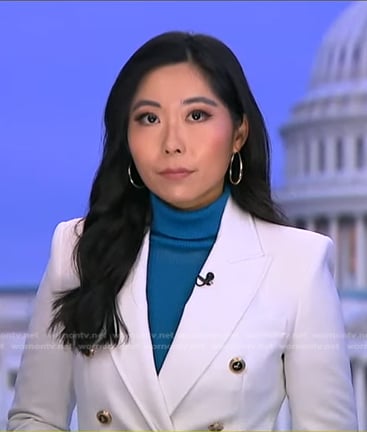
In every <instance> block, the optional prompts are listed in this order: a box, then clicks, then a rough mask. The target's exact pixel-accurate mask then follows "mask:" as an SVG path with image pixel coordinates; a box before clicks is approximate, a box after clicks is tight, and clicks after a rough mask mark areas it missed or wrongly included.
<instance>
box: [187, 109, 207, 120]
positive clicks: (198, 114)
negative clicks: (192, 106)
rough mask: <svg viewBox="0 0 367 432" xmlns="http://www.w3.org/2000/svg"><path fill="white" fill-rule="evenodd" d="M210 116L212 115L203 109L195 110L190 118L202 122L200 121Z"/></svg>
mask: <svg viewBox="0 0 367 432" xmlns="http://www.w3.org/2000/svg"><path fill="white" fill-rule="evenodd" d="M209 117H211V115H210V114H208V113H207V112H205V111H202V110H195V111H192V112H191V113H190V114H189V118H190V120H192V121H194V122H200V121H203V120H206V119H208V118H209Z"/></svg>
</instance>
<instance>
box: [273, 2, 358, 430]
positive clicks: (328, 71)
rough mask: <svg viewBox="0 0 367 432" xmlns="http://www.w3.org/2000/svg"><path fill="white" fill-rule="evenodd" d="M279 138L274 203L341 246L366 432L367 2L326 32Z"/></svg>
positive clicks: (343, 292) (341, 283)
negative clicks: (280, 172) (280, 165)
mask: <svg viewBox="0 0 367 432" xmlns="http://www.w3.org/2000/svg"><path fill="white" fill-rule="evenodd" d="M280 134H281V137H282V141H283V145H284V151H285V172H284V177H285V178H284V182H283V185H282V186H281V187H279V188H278V189H277V190H275V194H274V198H275V199H276V200H277V202H279V203H280V205H281V207H282V208H283V210H284V212H285V213H286V215H287V216H288V217H289V219H290V221H291V222H292V223H294V224H295V225H296V226H298V227H300V228H307V229H310V230H312V231H316V232H320V233H323V234H326V235H328V236H330V237H331V238H332V239H333V241H334V244H335V247H336V255H335V263H336V272H335V277H336V282H337V286H338V289H339V293H340V297H341V300H342V307H343V314H344V318H345V322H346V329H347V334H348V337H349V349H350V357H351V363H352V372H353V382H354V388H355V391H356V399H357V405H358V411H359V417H360V418H359V422H360V424H359V428H360V430H367V413H366V411H367V2H364V1H358V2H352V4H351V5H350V6H348V7H347V9H346V10H345V11H344V12H343V13H342V14H341V15H340V16H339V17H338V18H337V19H336V21H335V22H334V23H333V25H332V26H331V28H330V29H329V30H328V31H327V32H326V34H325V36H324V37H323V39H322V41H321V45H320V47H319V50H318V52H317V54H316V57H315V61H314V64H313V67H312V71H311V76H310V80H309V85H308V88H307V90H306V92H305V95H304V97H303V98H302V99H301V100H299V101H298V102H297V103H296V104H295V105H294V106H293V108H292V110H291V112H290V115H289V118H288V119H287V121H286V122H285V124H283V126H282V127H281V130H280ZM320 307H322V305H320Z"/></svg>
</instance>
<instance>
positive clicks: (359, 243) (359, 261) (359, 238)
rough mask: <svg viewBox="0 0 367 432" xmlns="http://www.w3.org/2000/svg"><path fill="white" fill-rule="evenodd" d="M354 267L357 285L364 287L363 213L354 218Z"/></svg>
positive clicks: (364, 230) (364, 247)
mask: <svg viewBox="0 0 367 432" xmlns="http://www.w3.org/2000/svg"><path fill="white" fill-rule="evenodd" d="M356 269H357V275H356V276H357V277H356V282H357V287H356V288H358V289H363V288H365V287H366V224H365V220H364V217H363V215H358V216H357V219H356Z"/></svg>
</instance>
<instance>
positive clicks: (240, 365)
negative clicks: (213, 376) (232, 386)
mask: <svg viewBox="0 0 367 432" xmlns="http://www.w3.org/2000/svg"><path fill="white" fill-rule="evenodd" d="M245 368H246V363H245V361H244V360H243V359H242V358H241V357H234V358H233V359H232V360H231V361H230V362H229V369H230V370H231V371H232V372H233V373H241V372H244V370H245Z"/></svg>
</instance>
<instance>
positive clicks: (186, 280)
mask: <svg viewBox="0 0 367 432" xmlns="http://www.w3.org/2000/svg"><path fill="white" fill-rule="evenodd" d="M229 194H230V191H229V188H226V189H225V191H224V192H223V194H222V195H221V196H220V197H219V198H218V199H217V200H216V201H215V202H213V203H211V204H210V205H208V206H206V207H204V208H201V209H199V210H193V211H184V210H178V209H176V208H173V207H171V206H169V205H168V204H166V203H164V202H163V201H162V200H160V199H159V198H158V197H157V196H156V195H153V194H151V206H152V214H153V218H152V225H151V232H150V247H149V257H148V272H147V300H148V318H149V326H150V334H151V339H152V345H153V353H154V361H155V366H156V370H157V373H159V371H160V369H161V367H162V364H163V362H164V359H165V358H166V355H167V353H168V350H169V347H170V345H171V343H172V341H173V338H174V335H175V333H176V330H177V328H178V325H179V322H180V319H181V316H182V313H183V310H184V307H185V305H186V302H187V300H188V299H189V297H190V295H191V293H192V291H193V288H194V286H195V282H196V278H197V276H198V274H199V273H200V270H201V268H202V266H203V264H204V262H205V260H206V259H207V257H208V255H209V252H210V249H211V248H212V246H213V244H214V241H215V239H216V236H217V233H218V229H219V225H220V221H221V217H222V214H223V210H224V207H225V205H226V202H227V199H228V196H229ZM204 276H205V275H204Z"/></svg>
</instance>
